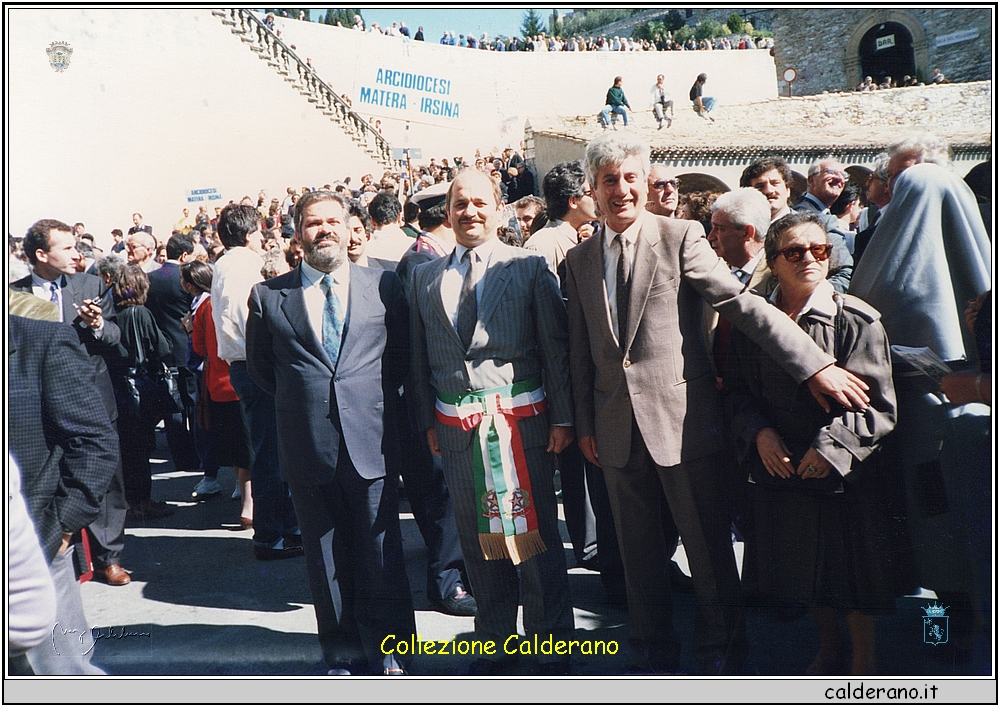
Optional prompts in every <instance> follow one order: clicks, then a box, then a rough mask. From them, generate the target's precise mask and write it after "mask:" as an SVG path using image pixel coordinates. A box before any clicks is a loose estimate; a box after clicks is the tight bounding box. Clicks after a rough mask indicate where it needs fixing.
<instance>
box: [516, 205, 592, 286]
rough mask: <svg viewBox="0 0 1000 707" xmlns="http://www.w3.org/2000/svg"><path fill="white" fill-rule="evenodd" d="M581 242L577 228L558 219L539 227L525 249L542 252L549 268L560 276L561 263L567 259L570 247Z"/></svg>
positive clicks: (525, 245)
mask: <svg viewBox="0 0 1000 707" xmlns="http://www.w3.org/2000/svg"><path fill="white" fill-rule="evenodd" d="M579 242H580V238H579V236H577V234H576V229H575V228H573V227H572V226H571V225H570V224H568V223H566V222H565V221H562V220H560V219H556V220H554V221H549V222H548V223H547V224H545V226H543V227H542V228H540V229H538V231H536V232H535V234H534V235H533V236H532V237H531V238H530V239H529V240H528V242H527V243H525V244H524V249H525V250H533V251H535V252H537V253H541V254H542V255H543V256H544V257H545V262H546V263H548V266H549V270H551V271H552V274H553V275H555V276H556V277H558V276H559V264H560V263H561V262H562V261H563V260H565V259H566V253H567V252H568V251H569V249H570V248H572V247H573V246H575V245H576V244H577V243H579Z"/></svg>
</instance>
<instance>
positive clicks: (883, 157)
mask: <svg viewBox="0 0 1000 707" xmlns="http://www.w3.org/2000/svg"><path fill="white" fill-rule="evenodd" d="M888 170H889V153H888V152H880V153H879V154H878V156H877V157H876V158H875V161H874V163H873V164H872V174H874V175H875V177H876V179H881V180H882V181H883V182H885V183H887V184H888V183H889V172H888Z"/></svg>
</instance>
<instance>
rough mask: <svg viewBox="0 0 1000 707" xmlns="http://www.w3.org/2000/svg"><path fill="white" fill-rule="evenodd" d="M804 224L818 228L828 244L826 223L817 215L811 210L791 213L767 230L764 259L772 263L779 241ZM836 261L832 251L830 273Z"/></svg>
mask: <svg viewBox="0 0 1000 707" xmlns="http://www.w3.org/2000/svg"><path fill="white" fill-rule="evenodd" d="M804 223H811V224H813V225H814V226H816V227H817V228H819V230H820V231H822V232H823V233H824V234H825V235H826V242H827V243H829V242H830V232H829V231H827V230H826V223H824V222H823V220H822V218H820V215H819V214H818V213H816V212H815V211H813V210H812V209H804V210H802V211H792V212H791V213H788V214H785V215H784V216H782V217H781V218H779V219H778V220H777V221H775V222H774V223H772V224H771V227H770V228H769V229H768V230H767V236H766V237H765V239H764V259H765V260H767V262H768V263H773V262H774V259H775V258H777V257H778V246H779V245H781V239H782V237H783V236H784V235H785V233H786V232H787V231H789V230H791V229H793V228H795V227H796V226H801V225H802V224H804ZM836 260H837V251H836V250H834V251H833V253H831V254H830V272H833V271H834V270H836V268H837V267H838V265H839V264H838V263H837V262H836Z"/></svg>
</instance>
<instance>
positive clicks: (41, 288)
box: [31, 270, 63, 321]
mask: <svg viewBox="0 0 1000 707" xmlns="http://www.w3.org/2000/svg"><path fill="white" fill-rule="evenodd" d="M53 284H55V286H56V299H55V300H54V301H55V305H56V306H57V307H58V308H59V321H62V320H63V308H62V298H63V276H62V275H60V276H59V277H58V278H56V279H55V280H46V279H44V278H43V277H42V276H41V275H39V274H38V273H36V272H35V271H34V270H32V271H31V292H32V293H33V294H34V295H35V297H38V298H39V299H43V300H45V301H46V302H52V301H53V299H52V285H53Z"/></svg>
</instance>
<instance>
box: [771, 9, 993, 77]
mask: <svg viewBox="0 0 1000 707" xmlns="http://www.w3.org/2000/svg"><path fill="white" fill-rule="evenodd" d="M771 14H772V18H773V31H774V36H775V68H776V69H777V72H778V80H779V82H780V85H781V88H782V93H784V88H785V84H784V82H783V81H781V74H782V72H783V71H784V70H785V69H786V68H788V67H793V68H795V69H796V71H798V77H797V79H796V81H795V83H794V84H793V86H792V88H793V92H794V93H795V94H796V95H803V94H816V93H822V92H824V91H852V90H854V88H855V87H856V86H857V85H858V83H860V81H861V80H862V79H863V78H864V77H863V76H862V75H861V69H860V63H859V58H858V43H859V42H860V40H861V38H862V36H863V35H864V34H865V32H867V31H868V30H869V29H871V28H872V27H875V26H877V25H879V24H881V23H883V22H898V23H900V24H903V25H904V26H906V27H907V29H909V30H910V34H911V35H912V36H913V48H914V59H915V63H916V71H917V74H916V75H917V76H918V77H920V78H921V79H922V80H924V81H927V80H929V79H930V77H931V75H932V73H933V70H934V69H935V68H940V69H941V71H942V73H944V75H945V76H946V77H948V79H949V80H950V81H953V82H956V81H978V80H985V79H989V78H990V77H991V75H992V56H993V55H992V50H993V30H992V24H991V20H992V17H991V11H990V10H989V9H977V8H955V9H900V10H872V9H869V8H842V9H838V10H800V9H788V10H785V9H781V10H772V11H771ZM964 31H975V32H976V33H977V34H978V36H976V37H974V38H969V39H965V40H963V41H958V42H955V43H951V44H946V45H945V46H942V47H938V46H937V42H938V41H939V40H940V39H942V38H943V39H944V41H945V42H948V41H949V40H948V35H954V34H955V33H957V32H964ZM876 78H881V77H876ZM897 78H898V77H897Z"/></svg>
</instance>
